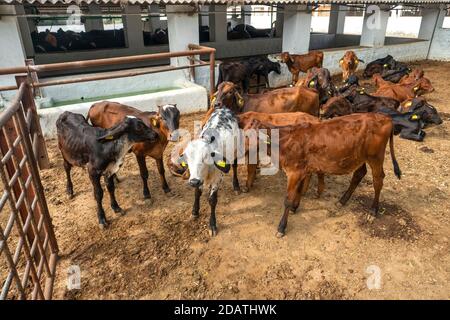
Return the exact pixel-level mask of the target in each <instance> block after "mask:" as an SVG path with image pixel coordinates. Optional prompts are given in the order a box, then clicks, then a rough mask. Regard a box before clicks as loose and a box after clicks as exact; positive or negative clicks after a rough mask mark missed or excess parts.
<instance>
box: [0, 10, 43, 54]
mask: <svg viewBox="0 0 450 320" xmlns="http://www.w3.org/2000/svg"><path fill="white" fill-rule="evenodd" d="M15 10H16V13H17V14H18V15H25V14H26V11H25V8H24V6H23V5H17V6H15ZM17 22H18V23H19V28H20V33H21V34H22V45H23V48H24V49H25V56H28V57H31V56H34V46H33V40H32V39H31V32H32V31H36V32H37V26H36V24H35V20H34V19H27V18H17ZM0 45H1V44H0Z"/></svg>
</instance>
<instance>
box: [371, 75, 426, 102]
mask: <svg viewBox="0 0 450 320" xmlns="http://www.w3.org/2000/svg"><path fill="white" fill-rule="evenodd" d="M433 91H434V88H433V86H432V85H431V82H430V80H428V79H427V78H425V77H423V78H420V79H419V80H416V81H414V82H412V83H409V84H400V83H399V84H394V85H390V86H385V87H381V88H378V90H377V91H375V92H374V93H373V94H372V95H373V96H378V97H387V98H392V99H395V100H397V101H398V102H403V101H405V100H407V99H412V98H414V97H417V96H420V95H423V94H426V93H430V92H433Z"/></svg>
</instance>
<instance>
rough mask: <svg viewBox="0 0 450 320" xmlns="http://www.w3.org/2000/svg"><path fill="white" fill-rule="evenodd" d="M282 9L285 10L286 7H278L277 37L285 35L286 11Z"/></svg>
mask: <svg viewBox="0 0 450 320" xmlns="http://www.w3.org/2000/svg"><path fill="white" fill-rule="evenodd" d="M282 10H284V8H281V9H280V6H278V7H277V18H276V20H275V30H276V34H275V36H276V37H277V38H278V37H281V36H282V35H283V23H284V13H282V12H281V11H282Z"/></svg>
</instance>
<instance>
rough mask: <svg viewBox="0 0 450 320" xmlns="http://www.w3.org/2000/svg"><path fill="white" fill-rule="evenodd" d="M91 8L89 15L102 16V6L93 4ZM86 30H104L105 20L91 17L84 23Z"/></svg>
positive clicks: (90, 5)
mask: <svg viewBox="0 0 450 320" xmlns="http://www.w3.org/2000/svg"><path fill="white" fill-rule="evenodd" d="M88 8H89V14H95V15H99V16H101V15H102V10H101V7H100V5H98V4H96V3H91V4H89V6H88ZM84 28H85V30H86V31H91V30H103V20H102V18H95V19H93V17H89V19H86V22H85V23H84Z"/></svg>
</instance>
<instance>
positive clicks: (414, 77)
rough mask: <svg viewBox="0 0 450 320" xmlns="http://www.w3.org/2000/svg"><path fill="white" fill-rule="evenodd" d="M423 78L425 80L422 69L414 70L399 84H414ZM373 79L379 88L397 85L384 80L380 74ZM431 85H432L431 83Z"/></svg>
mask: <svg viewBox="0 0 450 320" xmlns="http://www.w3.org/2000/svg"><path fill="white" fill-rule="evenodd" d="M421 78H424V72H423V70H422V69H414V70H413V71H412V72H411V73H410V74H408V75H406V76H404V77H403V78H401V79H400V81H399V82H398V84H411V83H414V82H416V81H418V80H420V79H421ZM372 79H373V82H374V83H375V86H376V87H377V88H381V87H388V86H393V85H395V83H394V82H391V81H387V80H384V79H383V77H382V76H381V75H380V74H379V73H376V74H374V75H373V77H372ZM425 79H426V81H428V82H430V80H429V79H428V78H425ZM430 85H431V82H430Z"/></svg>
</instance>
